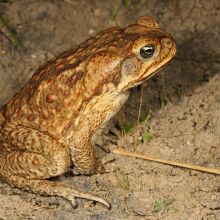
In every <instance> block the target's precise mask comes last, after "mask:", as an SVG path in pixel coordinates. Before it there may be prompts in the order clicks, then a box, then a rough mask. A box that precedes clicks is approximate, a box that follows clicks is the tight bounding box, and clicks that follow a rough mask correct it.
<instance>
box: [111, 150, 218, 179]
mask: <svg viewBox="0 0 220 220" xmlns="http://www.w3.org/2000/svg"><path fill="white" fill-rule="evenodd" d="M113 153H114V154H119V155H123V156H128V157H136V158H140V159H144V160H150V161H154V162H157V163H163V164H168V165H172V166H177V167H183V168H187V169H191V170H199V171H202V172H207V173H213V174H218V175H220V169H216V168H211V167H202V166H198V165H194V164H187V163H180V162H175V161H169V160H163V159H156V158H153V157H150V156H145V155H141V154H137V153H133V152H129V151H125V150H118V149H114V150H113Z"/></svg>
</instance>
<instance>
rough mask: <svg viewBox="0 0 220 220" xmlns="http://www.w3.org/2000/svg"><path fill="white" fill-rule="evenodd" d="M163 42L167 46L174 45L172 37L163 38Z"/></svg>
mask: <svg viewBox="0 0 220 220" xmlns="http://www.w3.org/2000/svg"><path fill="white" fill-rule="evenodd" d="M161 43H162V45H163V46H164V47H166V48H171V47H172V46H173V41H172V40H171V39H170V38H163V39H162V40H161Z"/></svg>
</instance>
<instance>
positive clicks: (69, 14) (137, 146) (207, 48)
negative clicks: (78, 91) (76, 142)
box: [0, 0, 220, 220]
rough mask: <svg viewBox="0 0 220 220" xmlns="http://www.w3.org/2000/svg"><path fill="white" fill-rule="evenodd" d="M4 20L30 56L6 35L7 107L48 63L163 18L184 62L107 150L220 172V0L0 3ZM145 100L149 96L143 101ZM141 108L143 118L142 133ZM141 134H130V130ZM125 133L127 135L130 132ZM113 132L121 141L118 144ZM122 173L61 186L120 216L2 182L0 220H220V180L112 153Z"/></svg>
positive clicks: (2, 60)
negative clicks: (103, 33) (107, 34)
mask: <svg viewBox="0 0 220 220" xmlns="http://www.w3.org/2000/svg"><path fill="white" fill-rule="evenodd" d="M0 14H2V15H3V16H4V18H5V19H6V20H7V23H8V24H9V25H10V26H11V27H13V28H14V30H15V31H16V33H17V36H18V37H19V38H20V39H21V41H22V44H23V47H24V48H21V49H19V50H17V49H15V47H14V46H13V44H12V43H11V42H10V41H8V39H7V38H6V37H5V35H7V34H8V33H7V31H6V30H5V28H3V27H2V26H0V30H1V32H0V103H1V105H2V104H4V103H5V102H6V101H7V100H9V99H10V97H12V96H13V94H14V93H15V92H17V91H18V90H19V89H20V88H21V87H22V86H23V85H24V84H25V82H26V81H27V80H29V79H30V77H31V76H32V74H33V73H34V70H35V69H36V68H37V67H38V66H39V65H40V64H42V63H44V62H45V60H48V59H50V58H51V57H53V56H54V55H57V54H58V53H60V52H62V51H64V50H66V49H69V48H71V47H73V46H74V45H77V44H78V43H80V42H82V41H83V40H85V39H86V38H88V37H89V36H90V35H91V34H93V33H95V32H97V31H99V30H101V29H105V28H107V27H110V26H113V25H120V26H124V25H127V24H130V23H133V22H134V21H135V20H136V19H137V18H138V17H140V16H142V15H149V16H151V17H153V18H155V19H156V20H157V21H158V22H159V23H160V24H161V26H162V27H163V28H164V29H166V30H167V31H168V32H170V33H172V34H173V35H174V38H175V39H176V42H177V45H178V53H177V56H176V58H175V60H174V61H173V62H172V63H171V64H170V65H169V66H168V67H166V68H165V69H164V70H162V72H160V73H159V74H158V75H157V76H155V77H153V78H152V79H151V80H149V81H148V82H147V83H146V84H144V87H143V94H142V92H141V91H142V89H141V88H140V87H138V88H135V89H133V90H132V95H131V97H130V98H129V100H128V102H127V104H126V105H125V106H124V108H123V109H122V110H121V112H120V113H119V114H118V116H117V117H116V118H115V119H114V120H112V123H111V125H110V126H109V127H108V128H110V130H109V129H107V130H106V131H105V133H104V134H103V135H101V136H100V139H99V140H98V141H99V144H100V145H103V146H104V147H105V148H108V149H110V150H112V149H114V148H117V147H120V148H123V149H126V150H129V151H136V152H139V153H141V154H146V155H152V156H154V157H157V158H163V159H168V160H172V161H179V162H185V163H193V164H198V165H202V166H207V167H216V168H217V167H220V63H219V62H220V42H219V39H220V3H219V0H209V1H206V0H192V1H188V0H181V1H176V0H172V1H171V0H167V1H163V0H150V1H149V0H148V1H147V0H139V1H138V0H130V1H120V0H114V1H110V0H108V1H102V0H91V1H86V0H81V1H80V0H75V1H74V0H64V1H61V0H50V1H49V0H38V1H34V0H20V1H12V0H4V1H3V0H1V1H0ZM141 94H142V95H141ZM141 100H142V102H143V103H142V111H141V115H142V118H145V120H144V121H143V122H142V123H141V124H140V125H139V126H136V124H137V120H138V111H139V107H140V102H141ZM131 126H133V129H132V130H131V131H130V132H128V130H129V128H130V127H131ZM123 129H125V130H126V131H127V132H122V131H121V130H123ZM114 133H117V134H118V135H117V136H115V134H114ZM97 151H98V155H99V156H100V158H101V159H107V160H110V159H111V158H112V161H110V162H109V163H107V164H106V165H105V166H106V168H114V171H112V172H109V173H106V174H101V175H94V176H91V177H88V176H87V177H86V176H77V177H73V176H71V175H64V176H61V177H58V178H55V179H54V181H57V182H63V183H67V184H70V185H72V186H75V187H76V188H78V189H80V190H82V191H87V192H91V193H93V194H95V195H98V196H100V197H103V198H106V199H107V200H108V201H110V202H111V204H112V209H111V210H110V211H109V210H106V208H105V207H103V206H101V205H100V204H97V203H94V202H91V201H85V200H78V202H79V206H78V208H77V209H73V208H72V207H71V206H70V204H69V203H68V202H66V201H64V200H63V199H61V198H57V197H44V196H39V195H34V194H31V193H27V192H24V191H22V190H19V189H12V188H10V187H9V186H8V185H7V184H5V183H0V206H1V208H0V219H7V220H10V219H12V220H16V219H56V220H61V219H62V220H63V219H65V220H67V219H150V220H154V219H155V220H156V219H163V220H186V219H188V220H191V219H192V220H219V219H220V176H218V175H213V174H208V173H203V172H199V171H192V170H188V169H183V168H177V167H173V166H169V165H163V164H157V163H153V162H148V161H143V160H140V159H135V158H126V157H123V156H118V155H114V154H112V153H106V152H104V151H103V150H101V148H100V147H98V148H97Z"/></svg>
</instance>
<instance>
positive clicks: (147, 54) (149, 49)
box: [140, 44, 155, 59]
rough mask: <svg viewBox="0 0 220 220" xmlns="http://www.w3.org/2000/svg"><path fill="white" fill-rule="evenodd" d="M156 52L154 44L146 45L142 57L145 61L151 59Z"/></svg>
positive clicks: (141, 52) (141, 51)
mask: <svg viewBox="0 0 220 220" xmlns="http://www.w3.org/2000/svg"><path fill="white" fill-rule="evenodd" d="M154 52H155V46H154V45H152V44H150V45H145V46H143V47H142V48H141V49H140V55H141V57H142V58H144V59H147V58H151V57H152V56H153V55H154Z"/></svg>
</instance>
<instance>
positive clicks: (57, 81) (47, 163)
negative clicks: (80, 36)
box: [0, 17, 176, 207]
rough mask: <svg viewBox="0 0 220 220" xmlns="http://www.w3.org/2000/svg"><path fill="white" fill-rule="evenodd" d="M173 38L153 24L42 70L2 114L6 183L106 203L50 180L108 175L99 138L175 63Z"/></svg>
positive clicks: (0, 162)
mask: <svg viewBox="0 0 220 220" xmlns="http://www.w3.org/2000/svg"><path fill="white" fill-rule="evenodd" d="M175 53H176V46H175V42H174V40H173V38H172V36H171V35H170V34H169V33H167V32H165V31H164V30H163V29H161V28H160V27H159V25H158V24H157V23H156V22H155V21H154V20H152V19H151V18H149V17H141V18H140V19H139V20H138V21H137V22H136V23H135V24H133V25H130V26H128V27H125V28H120V27H112V28H109V29H107V30H104V31H101V32H99V33H98V34H96V35H95V36H94V37H91V38H90V39H88V40H86V41H85V42H83V43H81V44H80V45H79V46H78V47H77V48H75V49H72V50H70V51H67V52H64V53H62V54H60V55H59V56H57V57H56V58H55V59H52V60H51V61H49V62H48V63H47V64H46V65H44V66H42V67H40V68H39V69H38V70H37V71H36V73H35V74H34V75H33V77H32V78H31V80H30V81H29V82H28V83H27V84H26V85H25V86H24V87H23V88H22V89H21V91H20V92H18V93H17V94H16V95H15V96H14V97H13V98H12V99H11V100H10V101H9V102H8V103H7V104H6V105H4V106H3V108H2V109H1V111H0V151H1V156H0V178H1V179H2V180H3V181H5V182H7V183H8V184H10V185H11V186H13V187H19V188H22V189H25V190H27V191H30V192H34V193H37V194H41V195H54V196H60V197H64V198H66V199H67V200H69V201H70V202H71V203H72V205H73V206H76V201H75V197H79V198H86V199H90V200H94V201H98V202H100V203H102V204H104V205H106V206H107V207H110V204H109V203H108V202H106V201H105V200H103V199H101V198H99V197H96V196H92V195H90V194H87V193H83V192H80V191H77V190H75V189H74V188H73V187H71V186H68V185H64V184H63V185H62V184H59V183H55V182H53V181H51V180H47V179H48V178H50V177H54V176H58V175H61V174H63V173H65V172H67V171H68V170H69V167H70V166H74V169H75V170H76V171H77V172H78V173H80V174H86V175H87V174H94V173H97V172H101V170H102V165H101V164H100V163H99V162H97V161H96V159H95V155H94V153H93V147H92V141H91V139H92V137H93V135H94V134H95V132H96V130H97V129H98V128H99V127H100V126H101V125H102V124H103V123H104V122H106V121H108V120H109V119H110V118H112V117H113V116H114V115H115V114H116V113H117V112H118V110H119V109H120V108H121V106H122V105H123V104H124V103H125V102H126V100H127V98H128V96H129V90H130V89H131V88H132V87H135V86H137V85H139V84H141V83H142V82H143V81H144V80H147V79H149V78H150V77H151V76H152V75H154V74H155V72H157V71H158V70H159V69H161V68H162V67H163V66H164V65H165V64H167V63H168V62H169V61H170V60H171V59H172V58H173V57H174V55H175Z"/></svg>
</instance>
